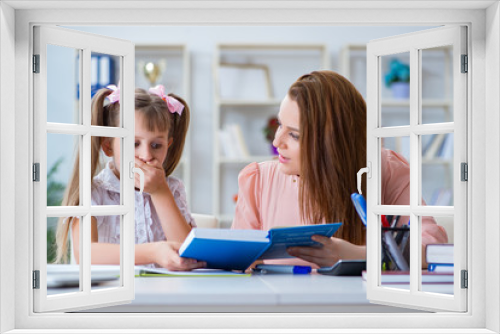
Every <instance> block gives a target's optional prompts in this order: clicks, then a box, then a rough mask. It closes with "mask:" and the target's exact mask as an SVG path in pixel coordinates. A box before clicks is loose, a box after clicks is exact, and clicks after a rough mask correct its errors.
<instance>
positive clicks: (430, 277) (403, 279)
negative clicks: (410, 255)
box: [361, 270, 454, 284]
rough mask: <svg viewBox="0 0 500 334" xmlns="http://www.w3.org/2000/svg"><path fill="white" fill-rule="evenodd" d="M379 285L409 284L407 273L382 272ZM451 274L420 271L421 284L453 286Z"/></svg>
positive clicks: (365, 274) (363, 274)
mask: <svg viewBox="0 0 500 334" xmlns="http://www.w3.org/2000/svg"><path fill="white" fill-rule="evenodd" d="M361 277H362V278H363V280H364V281H366V279H367V273H366V270H364V271H363V272H362V274H361ZM380 280H381V282H380V283H381V284H410V272H409V271H389V270H386V271H383V272H382V274H381V275H380ZM453 282H454V276H453V273H434V272H429V271H427V270H423V271H422V284H453Z"/></svg>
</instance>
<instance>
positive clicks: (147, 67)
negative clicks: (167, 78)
mask: <svg viewBox="0 0 500 334" xmlns="http://www.w3.org/2000/svg"><path fill="white" fill-rule="evenodd" d="M139 66H140V67H141V68H142V72H143V73H144V76H145V77H146V79H148V81H149V83H150V85H151V87H154V86H155V85H156V82H157V81H158V80H159V79H160V78H161V76H162V73H163V72H164V71H165V69H166V68H167V61H166V60H165V59H160V60H159V61H158V62H152V61H148V62H139Z"/></svg>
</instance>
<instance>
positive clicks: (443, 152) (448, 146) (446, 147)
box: [438, 133, 454, 159]
mask: <svg viewBox="0 0 500 334" xmlns="http://www.w3.org/2000/svg"><path fill="white" fill-rule="evenodd" d="M453 140H454V136H453V133H448V134H447V135H446V137H445V139H444V142H443V144H442V145H441V149H440V150H439V152H438V156H439V157H440V158H442V159H451V158H453Z"/></svg>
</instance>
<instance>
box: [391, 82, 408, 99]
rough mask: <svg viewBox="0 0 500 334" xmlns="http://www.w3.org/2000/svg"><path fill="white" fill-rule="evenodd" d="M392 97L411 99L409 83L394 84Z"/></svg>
mask: <svg viewBox="0 0 500 334" xmlns="http://www.w3.org/2000/svg"><path fill="white" fill-rule="evenodd" d="M391 90H392V97H393V98H395V99H407V98H409V97H410V83H409V82H401V81H399V82H394V83H393V84H392V85H391Z"/></svg>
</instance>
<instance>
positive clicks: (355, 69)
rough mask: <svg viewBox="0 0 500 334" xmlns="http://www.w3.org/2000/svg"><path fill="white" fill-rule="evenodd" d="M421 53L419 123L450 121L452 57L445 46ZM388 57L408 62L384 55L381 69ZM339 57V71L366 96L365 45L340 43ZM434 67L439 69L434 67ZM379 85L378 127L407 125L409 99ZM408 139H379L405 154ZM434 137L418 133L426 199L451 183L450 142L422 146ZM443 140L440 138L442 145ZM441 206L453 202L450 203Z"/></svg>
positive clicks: (451, 111)
mask: <svg viewBox="0 0 500 334" xmlns="http://www.w3.org/2000/svg"><path fill="white" fill-rule="evenodd" d="M424 54H425V57H426V58H422V60H421V61H422V78H423V79H425V78H430V79H427V82H424V83H422V100H421V107H422V115H421V122H422V124H431V123H447V122H453V104H452V82H453V78H452V76H451V73H452V71H451V61H452V57H451V54H450V49H449V48H447V47H437V48H433V49H429V50H425V53H422V57H424ZM391 58H400V59H402V60H403V62H406V61H407V60H408V61H409V57H408V58H407V59H405V55H403V54H401V55H390V56H384V57H383V58H382V62H381V66H382V71H384V68H385V69H386V70H387V68H388V63H389V60H390V59H391ZM339 59H340V70H339V71H340V73H341V74H342V75H344V76H345V77H346V78H348V79H349V80H350V81H351V82H352V83H353V84H354V85H355V86H356V88H357V89H358V90H359V91H360V92H361V94H362V95H363V96H364V97H365V98H366V45H365V44H346V45H344V46H343V47H342V49H341V51H340V56H339ZM406 63H407V62H406ZM436 67H439V68H440V69H439V70H438V69H437V68H436ZM437 71H442V72H439V74H441V75H439V76H438V75H436V73H437ZM383 73H385V72H383ZM437 77H439V78H441V77H442V80H441V81H439V82H431V84H432V85H433V86H432V88H430V86H429V87H426V86H427V85H426V84H428V83H429V82H430V81H432V80H436V79H435V78H437ZM381 87H382V90H381V93H380V94H381V122H382V126H383V127H386V126H387V127H390V126H405V125H406V126H407V125H409V106H410V103H409V99H408V98H393V97H392V96H391V92H390V90H389V89H388V88H387V87H385V85H381ZM450 135H451V134H448V135H447V136H450ZM384 139H385V138H384ZM408 139H409V138H407V137H406V138H402V137H397V138H395V139H394V140H392V139H391V140H385V141H384V140H383V141H382V143H383V144H382V145H384V146H386V147H388V148H390V149H393V150H394V151H396V152H398V153H403V155H405V154H404V153H405V151H408V152H407V153H409V141H408ZM436 139H437V137H436V136H432V135H423V136H421V140H422V147H423V151H422V159H421V164H422V166H423V174H422V196H423V198H424V199H426V201H428V202H429V201H430V200H431V199H432V198H434V197H436V193H437V192H439V191H443V190H446V189H450V188H451V187H452V184H453V182H452V178H453V166H452V162H453V153H452V152H453V143H452V145H451V148H450V146H448V147H446V148H445V147H444V146H439V147H437V149H436V147H435V150H434V151H433V152H434V153H433V154H429V152H428V151H426V148H427V149H428V148H430V147H431V146H432V141H434V140H436ZM445 141H446V139H444V140H443V144H444V142H445ZM450 149H451V157H450ZM438 185H439V186H438ZM440 187H441V188H440ZM428 204H432V203H428ZM440 205H441V204H440ZM445 205H453V203H450V204H445Z"/></svg>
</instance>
